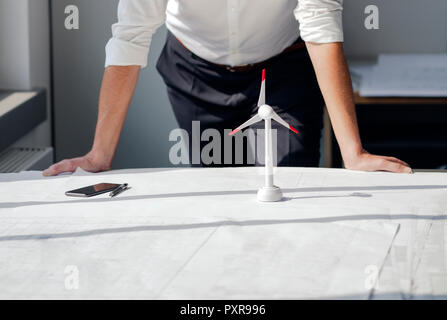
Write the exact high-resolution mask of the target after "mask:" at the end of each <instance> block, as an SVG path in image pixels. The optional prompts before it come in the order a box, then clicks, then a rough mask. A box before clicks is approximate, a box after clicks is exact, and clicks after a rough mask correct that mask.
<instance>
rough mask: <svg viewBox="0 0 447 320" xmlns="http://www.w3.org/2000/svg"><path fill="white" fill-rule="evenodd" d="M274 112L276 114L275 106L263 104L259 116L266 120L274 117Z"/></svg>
mask: <svg viewBox="0 0 447 320" xmlns="http://www.w3.org/2000/svg"><path fill="white" fill-rule="evenodd" d="M273 114H274V111H273V108H272V107H270V106H269V105H267V104H263V105H262V106H260V107H259V109H258V115H259V117H261V119H264V120H267V119H272V118H273Z"/></svg>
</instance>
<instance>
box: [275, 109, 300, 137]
mask: <svg viewBox="0 0 447 320" xmlns="http://www.w3.org/2000/svg"><path fill="white" fill-rule="evenodd" d="M272 119H274V120H275V121H276V122H278V123H279V124H281V125H283V126H284V127H286V128H287V129H290V130H292V131H293V132H295V133H298V130H297V129H295V128H294V127H292V126H291V125H290V124H288V123H287V122H285V121H284V120H283V119H282V118H281V117H280V116H278V114H277V113H276V112H273V116H272Z"/></svg>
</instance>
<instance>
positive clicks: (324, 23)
mask: <svg viewBox="0 0 447 320" xmlns="http://www.w3.org/2000/svg"><path fill="white" fill-rule="evenodd" d="M296 17H297V20H298V21H299V23H300V35H301V38H302V39H303V40H304V41H306V42H315V43H330V42H343V40H344V39H343V18H342V10H333V11H332V10H331V11H316V12H313V13H312V14H309V12H301V11H298V12H296Z"/></svg>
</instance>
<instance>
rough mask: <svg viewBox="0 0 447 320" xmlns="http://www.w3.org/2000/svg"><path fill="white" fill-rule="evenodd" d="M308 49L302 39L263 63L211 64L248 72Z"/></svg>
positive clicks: (229, 69) (230, 69)
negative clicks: (283, 56) (289, 54)
mask: <svg viewBox="0 0 447 320" xmlns="http://www.w3.org/2000/svg"><path fill="white" fill-rule="evenodd" d="M176 39H177V38H176ZM177 41H178V42H179V43H180V44H181V45H182V46H183V47H184V48H185V49H186V50H188V51H190V50H189V49H188V48H186V47H185V45H184V44H183V43H182V42H181V41H180V40H179V39H177ZM305 47H306V43H305V42H304V41H303V40H302V39H301V38H300V39H298V40H297V41H296V42H295V43H294V44H292V45H291V46H289V47H287V48H285V49H284V50H283V51H282V52H281V53H279V54H277V55H276V56H273V57H271V58H269V59H267V60H264V61H261V62H257V63H252V64H246V65H242V66H229V65H224V64H217V63H212V62H209V63H210V64H212V65H215V66H217V67H220V68H223V69H226V70H228V71H230V72H247V71H250V70H253V69H256V68H260V67H262V66H263V65H265V64H266V63H267V62H269V61H270V60H272V59H275V58H278V57H280V56H282V55H285V54H287V53H290V52H293V51H297V50H302V49H304V48H305Z"/></svg>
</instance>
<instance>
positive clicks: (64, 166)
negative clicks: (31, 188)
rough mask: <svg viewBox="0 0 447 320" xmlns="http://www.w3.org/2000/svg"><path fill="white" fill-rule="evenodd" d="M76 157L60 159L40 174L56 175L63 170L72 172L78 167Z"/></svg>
mask: <svg viewBox="0 0 447 320" xmlns="http://www.w3.org/2000/svg"><path fill="white" fill-rule="evenodd" d="M78 162H79V161H77V159H70V160H62V161H60V162H58V163H56V164H53V165H52V166H51V167H49V168H48V169H46V170H45V171H44V172H43V173H42V174H43V175H44V176H46V177H50V176H57V175H58V174H61V173H64V172H74V171H75V170H76V168H77V167H78Z"/></svg>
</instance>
